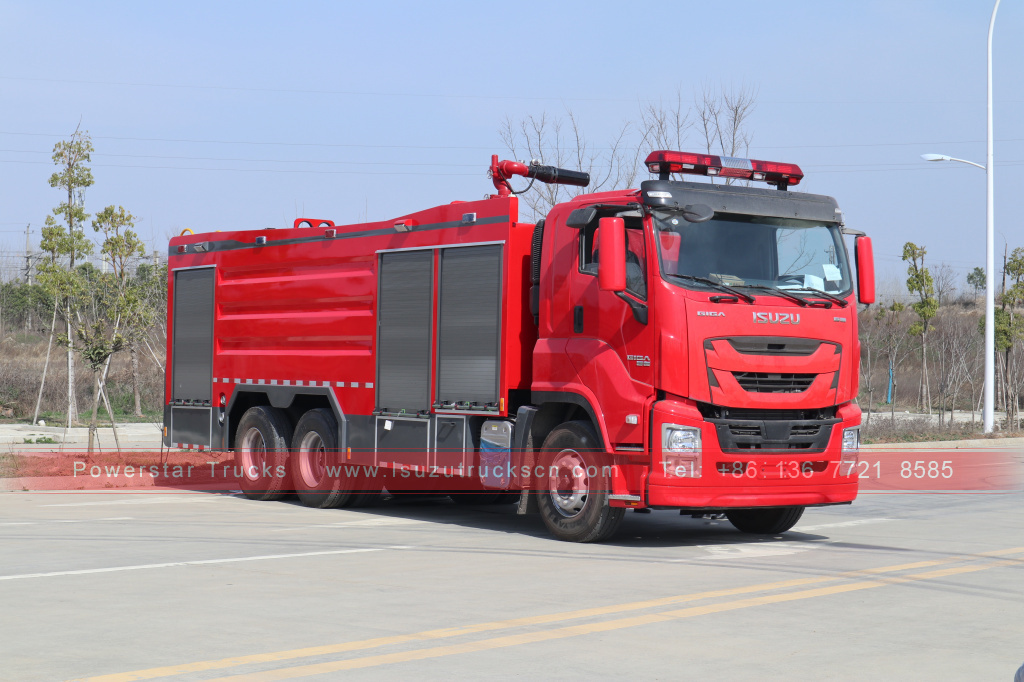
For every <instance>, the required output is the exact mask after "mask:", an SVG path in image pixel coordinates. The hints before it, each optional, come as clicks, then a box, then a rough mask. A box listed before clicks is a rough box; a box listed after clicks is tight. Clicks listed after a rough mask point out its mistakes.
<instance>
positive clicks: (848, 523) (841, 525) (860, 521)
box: [793, 518, 896, 533]
mask: <svg viewBox="0 0 1024 682" xmlns="http://www.w3.org/2000/svg"><path fill="white" fill-rule="evenodd" d="M885 521H896V519H882V518H878V519H854V520H853V521H841V522H839V523H819V524H818V525H816V526H799V525H798V526H796V527H794V528H793V530H794V531H796V532H798V533H802V532H804V531H808V530H820V529H822V528H848V527H850V526H863V525H865V524H868V523H883V522H885Z"/></svg>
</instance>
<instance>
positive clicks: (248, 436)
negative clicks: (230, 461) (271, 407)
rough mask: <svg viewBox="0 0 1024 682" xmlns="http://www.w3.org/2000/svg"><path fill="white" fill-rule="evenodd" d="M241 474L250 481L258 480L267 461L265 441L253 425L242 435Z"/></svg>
mask: <svg viewBox="0 0 1024 682" xmlns="http://www.w3.org/2000/svg"><path fill="white" fill-rule="evenodd" d="M240 454H241V456H242V474H243V475H244V476H245V477H246V478H247V479H249V480H250V481H258V480H260V474H261V472H262V471H263V467H264V465H266V463H267V443H266V441H265V440H263V434H262V433H260V430H259V429H258V428H256V427H255V426H254V427H252V428H251V429H249V430H248V431H246V432H245V435H244V436H242V447H241V448H240Z"/></svg>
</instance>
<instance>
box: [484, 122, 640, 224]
mask: <svg viewBox="0 0 1024 682" xmlns="http://www.w3.org/2000/svg"><path fill="white" fill-rule="evenodd" d="M633 132H634V126H633V125H632V124H631V123H628V122H627V123H623V124H622V126H621V127H620V128H619V129H618V130H617V131H616V133H615V134H614V135H613V136H612V138H611V139H610V140H609V142H608V144H607V145H605V146H594V145H592V144H591V143H590V141H589V140H588V139H587V136H586V134H585V133H584V132H583V127H582V125H581V123H580V120H579V118H578V117H577V116H576V114H575V113H573V112H572V111H571V110H567V111H566V115H565V118H561V117H551V116H548V115H547V114H546V113H542V114H541V115H540V117H536V116H527V117H526V118H524V119H522V120H519V121H513V120H512V119H511V118H506V119H505V121H504V122H503V123H502V126H501V129H500V130H499V134H500V135H501V139H502V141H503V142H504V143H505V146H506V147H508V150H509V151H510V152H511V153H512V155H513V156H515V157H516V158H524V157H525V160H534V159H535V160H537V161H539V162H541V163H543V164H547V165H552V166H558V167H559V168H571V169H579V170H582V171H585V172H587V173H589V174H590V185H589V186H588V187H586V188H583V187H570V186H567V185H548V184H543V183H541V184H539V185H533V189H534V190H536V191H533V192H525V193H524V192H523V190H519V193H520V194H522V200H523V202H524V203H525V204H526V206H527V207H528V208H529V209H530V211H531V212H532V213H533V217H534V218H539V217H541V216H543V215H545V214H546V213H547V212H548V211H549V210H550V209H551V207H552V206H554V205H555V204H557V203H560V202H562V201H566V200H568V199H571V198H572V197H574V196H577V195H579V194H583V193H585V192H600V191H601V190H609V189H615V188H622V187H629V186H630V185H632V184H633V182H634V181H635V180H636V176H637V172H638V169H639V166H640V153H641V149H642V148H643V140H644V139H645V136H644V134H643V132H642V131H640V136H641V143H640V144H638V145H636V146H632V145H629V144H628V140H629V138H630V135H631V134H632V133H633Z"/></svg>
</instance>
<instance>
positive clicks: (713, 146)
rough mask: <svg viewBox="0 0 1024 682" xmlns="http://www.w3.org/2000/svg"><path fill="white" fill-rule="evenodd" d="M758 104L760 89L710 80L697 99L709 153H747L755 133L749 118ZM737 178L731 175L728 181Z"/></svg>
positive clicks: (699, 121) (698, 121) (700, 128)
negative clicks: (715, 84)
mask: <svg viewBox="0 0 1024 682" xmlns="http://www.w3.org/2000/svg"><path fill="white" fill-rule="evenodd" d="M756 104H757V89H756V88H748V87H740V88H724V87H723V88H721V89H720V90H717V91H716V90H715V89H714V88H712V87H711V86H709V85H708V84H707V83H705V84H704V85H703V86H702V87H701V91H700V92H699V93H698V94H697V96H696V98H695V99H694V108H695V114H694V117H695V120H696V123H695V127H696V128H697V131H698V133H699V134H700V136H701V141H702V143H703V145H704V149H705V150H706V151H707V153H708V154H713V153H720V154H721V155H722V156H746V155H747V154H748V153H749V149H750V143H751V141H752V139H753V134H752V133H751V132H750V128H749V125H748V124H749V119H750V116H751V115H752V114H753V113H754V108H755V106H756ZM732 181H733V178H727V179H726V184H729V183H731V182H732Z"/></svg>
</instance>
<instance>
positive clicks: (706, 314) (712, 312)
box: [697, 310, 725, 317]
mask: <svg viewBox="0 0 1024 682" xmlns="http://www.w3.org/2000/svg"><path fill="white" fill-rule="evenodd" d="M697 317H725V313H723V312H721V311H718V310H698V311H697Z"/></svg>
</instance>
